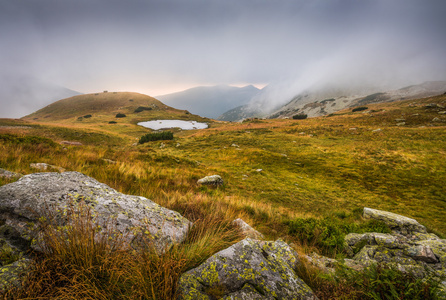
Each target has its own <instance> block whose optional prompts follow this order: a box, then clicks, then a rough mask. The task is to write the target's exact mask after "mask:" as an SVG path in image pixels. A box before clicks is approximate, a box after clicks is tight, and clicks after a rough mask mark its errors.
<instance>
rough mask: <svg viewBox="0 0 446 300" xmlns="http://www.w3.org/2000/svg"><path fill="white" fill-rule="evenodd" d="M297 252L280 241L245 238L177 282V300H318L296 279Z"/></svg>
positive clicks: (185, 274)
mask: <svg viewBox="0 0 446 300" xmlns="http://www.w3.org/2000/svg"><path fill="white" fill-rule="evenodd" d="M297 263H298V255H297V253H296V252H295V251H294V250H293V249H292V248H291V247H290V246H289V245H288V244H286V243H285V242H283V241H282V240H277V241H275V242H264V241H258V240H253V239H250V238H246V239H244V240H242V241H240V242H238V243H236V244H234V245H232V246H231V247H229V248H227V249H225V250H222V251H220V252H218V253H217V254H215V255H213V256H211V257H210V258H209V259H207V260H206V261H205V262H204V263H203V264H202V265H200V266H199V267H197V268H195V269H192V270H190V271H188V272H186V273H184V274H183V275H182V276H181V278H180V281H179V285H178V286H179V288H178V294H179V295H180V296H179V299H191V300H192V299H194V300H195V299H226V300H229V299H308V300H309V299H317V298H316V297H315V296H314V294H313V292H312V290H311V289H310V288H309V287H308V286H307V285H306V284H305V283H304V282H303V281H302V280H301V279H300V278H299V277H297V275H296V273H295V272H294V269H295V267H296V264H297Z"/></svg>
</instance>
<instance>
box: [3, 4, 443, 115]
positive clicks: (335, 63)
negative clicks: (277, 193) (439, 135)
mask: <svg viewBox="0 0 446 300" xmlns="http://www.w3.org/2000/svg"><path fill="white" fill-rule="evenodd" d="M445 15H446V2H445V1H443V0H441V1H436V0H427V1H426V0H424V1H421V0H419V1H416V0H405V1H402V0H394V1H388V0H363V1H357V0H355V1H353V0H351V1H349V0H332V1H325V0H324V1H322V0H312V1H307V0H292V1H291V0H282V1H270V0H268V1H267V0H238V1H235V0H218V1H217V0H201V1H198V0H189V1H182V0H167V1H166V0H159V1H147V0H146V1H134V0H133V1H132V0H131V1H114V0H107V1H106V0H0V38H1V39H0V40H1V42H0V64H1V70H0V75H1V76H0V77H3V78H4V77H5V76H6V77H8V76H12V75H14V76H15V77H16V78H20V77H21V76H24V75H26V76H32V77H36V78H39V79H41V80H46V81H48V82H53V83H55V84H58V85H61V86H65V87H67V88H70V89H74V90H77V91H80V92H93V91H100V90H105V89H108V90H132V91H139V92H143V93H147V94H150V95H156V94H162V93H166V92H167V91H168V90H169V89H170V90H175V89H178V88H179V87H186V86H192V85H202V84H219V83H226V84H237V83H242V82H244V83H254V84H255V83H264V84H268V83H272V84H271V89H270V91H274V92H271V93H272V95H273V97H270V96H268V97H266V96H265V98H264V99H263V101H266V102H267V103H266V104H265V105H267V104H268V103H270V102H271V101H273V100H274V101H277V102H279V103H280V102H284V101H287V99H288V98H289V97H292V95H294V94H296V93H298V92H299V91H300V90H302V89H305V88H308V87H309V86H311V85H317V84H321V83H326V82H331V83H333V82H334V81H339V83H342V84H350V83H353V84H358V85H360V84H363V83H367V84H375V85H382V84H386V85H389V86H391V85H398V84H400V83H406V82H410V83H418V82H419V81H424V80H435V79H437V80H438V79H439V80H444V79H446V60H445V59H444V56H445V55H444V54H445V52H446V41H445V39H444V33H443V30H444V28H446V21H445V18H444V16H445ZM4 85H5V84H3V85H2V84H0V105H1V106H0V107H1V111H6V110H7V107H6V106H7V104H4V98H3V99H2V98H1V95H2V89H3V90H6V89H7V88H8V87H5V86H4ZM274 86H276V88H274ZM3 94H4V93H3ZM290 95H291V96H290Z"/></svg>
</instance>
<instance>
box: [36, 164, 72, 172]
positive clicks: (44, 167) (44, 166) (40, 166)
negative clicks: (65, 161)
mask: <svg viewBox="0 0 446 300" xmlns="http://www.w3.org/2000/svg"><path fill="white" fill-rule="evenodd" d="M29 167H30V168H32V169H37V170H39V171H47V170H57V171H59V172H61V173H62V172H65V171H66V170H65V169H64V168H62V167H58V166H54V165H50V164H47V163H31V164H30V165H29Z"/></svg>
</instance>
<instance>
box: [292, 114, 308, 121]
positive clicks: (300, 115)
mask: <svg viewBox="0 0 446 300" xmlns="http://www.w3.org/2000/svg"><path fill="white" fill-rule="evenodd" d="M307 117H308V115H306V114H297V115H294V116H293V119H294V120H303V119H306V118H307Z"/></svg>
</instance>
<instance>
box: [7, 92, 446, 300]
mask: <svg viewBox="0 0 446 300" xmlns="http://www.w3.org/2000/svg"><path fill="white" fill-rule="evenodd" d="M130 100H132V101H130ZM138 107H147V108H151V109H143V110H142V111H140V112H136V110H137V109H138ZM445 107H446V95H439V96H434V97H429V98H421V99H412V100H400V101H393V102H385V103H372V104H367V108H366V109H364V110H362V111H355V112H353V111H352V109H351V108H346V109H344V110H340V111H337V112H335V113H333V114H331V115H327V116H321V117H315V118H308V119H304V120H293V119H265V120H263V119H256V118H251V119H247V120H244V121H243V122H223V121H215V120H211V119H207V118H202V117H200V116H197V115H193V114H190V113H189V112H187V111H184V110H177V109H174V108H171V107H169V106H167V105H164V104H163V103H162V102H159V101H158V100H156V99H154V98H150V97H148V96H144V95H141V94H136V93H113V92H108V93H98V94H90V95H80V96H75V97H73V98H69V99H64V100H61V101H59V102H56V103H53V104H51V105H49V106H47V107H46V108H43V109H41V110H39V111H37V112H36V113H33V114H31V115H28V116H26V117H24V118H22V119H1V120H0V149H1V153H2V155H1V157H0V168H2V169H6V170H8V171H12V172H16V173H21V174H30V173H35V172H38V171H37V170H36V169H33V168H32V167H31V164H32V163H47V164H50V165H54V166H58V167H61V168H63V169H65V170H67V171H77V172H81V173H83V174H85V175H87V176H91V177H93V178H94V179H96V180H98V181H99V182H102V183H105V184H107V185H109V186H110V187H112V188H113V189H116V190H117V191H118V192H121V193H125V194H130V195H138V196H143V197H146V198H148V199H151V200H152V201H154V202H156V203H157V204H159V205H161V206H164V207H166V208H169V209H172V210H174V211H177V212H179V213H181V214H182V215H183V216H185V217H186V218H188V219H189V220H190V221H192V222H195V223H196V224H198V225H197V226H198V227H197V230H202V231H201V233H199V234H198V233H197V234H198V235H197V237H198V238H197V240H195V242H197V243H198V242H199V241H200V239H201V241H203V239H204V237H205V236H207V238H210V239H211V240H212V243H211V244H212V245H213V247H214V248H212V249H207V250H205V252H204V254H201V255H202V257H201V258H198V257H194V258H192V259H191V258H190V257H189V260H188V263H187V265H188V266H189V268H191V267H194V266H196V265H197V263H198V262H201V261H202V260H203V259H205V258H207V257H209V256H210V255H212V254H213V253H215V252H216V251H217V250H221V249H223V248H224V246H225V247H227V246H228V245H231V244H233V243H235V242H236V241H237V240H238V239H237V238H229V237H228V236H225V234H222V232H230V229H229V228H231V226H229V224H231V222H232V221H233V220H235V219H237V218H242V219H243V220H244V221H246V222H247V223H248V224H250V225H251V226H252V227H254V228H255V229H257V230H258V231H260V232H261V233H262V234H263V235H264V236H265V239H266V240H276V239H279V238H280V239H283V240H285V241H287V242H289V243H293V245H295V249H296V250H297V251H298V252H299V253H311V252H313V251H316V252H317V253H320V254H323V255H329V256H331V257H344V256H345V254H344V253H343V249H342V245H338V244H333V245H330V246H327V242H326V241H325V240H322V232H319V234H320V236H319V237H318V235H317V234H316V235H315V236H314V237H313V238H311V239H310V240H307V239H304V238H303V237H302V236H300V235H298V234H296V231H295V229H293V228H294V227H293V226H295V225H293V224H296V222H298V220H310V219H311V220H312V219H315V220H324V219H326V218H328V219H330V220H331V222H332V223H333V224H336V225H334V226H338V227H339V228H344V227H345V226H346V224H357V225H358V226H362V225H361V224H363V223H364V220H363V219H362V218H361V216H360V214H361V212H362V209H363V208H364V207H370V208H373V209H380V210H385V211H390V212H393V213H396V214H402V215H404V216H407V217H410V218H414V219H416V220H417V221H418V222H420V223H421V224H424V225H425V226H427V229H428V231H429V232H433V233H435V234H437V235H438V236H440V237H442V238H444V237H446V198H445V195H446V193H445V187H444V178H446V164H445V162H444V157H445V154H446V153H445V149H446V131H445V124H446V117H445V111H446V108H445ZM119 113H121V114H124V115H125V117H119V118H117V117H116V116H117V114H119ZM88 115H91V116H90V117H86V116H88ZM157 119H175V120H177V119H178V120H189V121H192V120H193V121H197V122H206V123H208V124H209V128H208V129H202V130H179V129H170V131H172V132H173V135H174V138H173V140H162V141H152V142H148V143H144V144H138V143H137V141H138V139H139V138H140V137H141V136H142V135H144V134H146V133H151V132H153V131H152V130H150V129H147V128H143V127H141V126H138V125H137V123H138V122H142V121H148V120H157ZM112 121H114V122H116V123H110V122H112ZM63 141H68V142H77V143H78V144H77V145H70V144H67V143H62V142H63ZM214 174H218V175H220V176H221V177H222V179H223V181H224V185H223V186H220V187H211V186H203V185H199V184H198V183H197V180H198V179H200V178H202V177H204V176H208V175H214ZM14 181H16V179H14V178H0V184H1V185H5V184H8V183H12V182H14ZM200 224H201V225H200ZM222 224H226V225H225V226H227V227H224V228H223V229H222V227H221V226H222ZM225 228H226V229H225ZM209 236H212V237H209ZM197 247H199V246H197ZM200 247H203V246H200ZM206 251H207V252H206ZM175 274H176V273H174V272H173V273H172V276H173V277H174V278H176V279H175V280H174V282H176V280H177V279H178V277H175V276H177V275H175ZM321 299H322V298H321Z"/></svg>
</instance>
